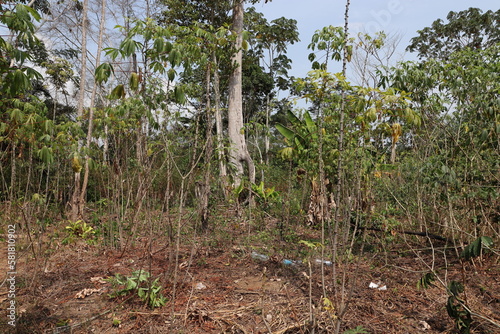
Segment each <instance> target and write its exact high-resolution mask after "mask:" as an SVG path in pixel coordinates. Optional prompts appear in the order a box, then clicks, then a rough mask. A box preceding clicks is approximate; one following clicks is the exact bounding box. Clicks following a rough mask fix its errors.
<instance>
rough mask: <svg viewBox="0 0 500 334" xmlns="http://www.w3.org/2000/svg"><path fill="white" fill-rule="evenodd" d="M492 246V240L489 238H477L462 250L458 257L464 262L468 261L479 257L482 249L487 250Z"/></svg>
mask: <svg viewBox="0 0 500 334" xmlns="http://www.w3.org/2000/svg"><path fill="white" fill-rule="evenodd" d="M492 245H493V240H492V239H491V238H490V237H484V236H483V237H479V238H477V239H476V240H474V241H473V242H472V243H471V244H470V245H468V246H467V247H465V248H464V250H463V251H462V253H461V254H460V257H462V258H464V259H465V260H470V259H472V258H474V257H478V256H481V255H482V254H483V250H484V248H486V249H488V248H490V247H491V246H492Z"/></svg>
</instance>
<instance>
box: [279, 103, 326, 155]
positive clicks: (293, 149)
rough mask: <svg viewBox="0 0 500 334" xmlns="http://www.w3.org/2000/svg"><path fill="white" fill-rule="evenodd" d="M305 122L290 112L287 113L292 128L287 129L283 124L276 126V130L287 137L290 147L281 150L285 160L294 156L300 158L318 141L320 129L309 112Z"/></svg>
mask: <svg viewBox="0 0 500 334" xmlns="http://www.w3.org/2000/svg"><path fill="white" fill-rule="evenodd" d="M303 118H304V119H303V120H301V119H300V118H299V117H297V116H296V115H295V114H294V113H293V112H291V111H290V110H288V111H287V119H288V120H289V121H290V123H291V125H292V126H291V127H286V126H284V125H283V124H276V129H277V130H278V131H279V132H280V133H281V134H282V135H283V136H284V137H285V141H286V142H287V144H288V147H286V148H284V149H283V150H281V156H282V158H284V159H288V160H289V159H291V158H292V157H293V156H298V155H300V154H301V153H303V152H304V151H305V150H307V149H309V148H311V147H312V146H314V144H315V143H316V142H317V140H318V130H317V129H318V128H317V125H316V123H315V122H314V121H313V120H312V118H311V115H310V114H309V112H307V111H306V112H305V113H304V115H303Z"/></svg>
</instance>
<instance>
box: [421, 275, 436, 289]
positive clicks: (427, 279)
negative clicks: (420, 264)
mask: <svg viewBox="0 0 500 334" xmlns="http://www.w3.org/2000/svg"><path fill="white" fill-rule="evenodd" d="M435 280H436V275H435V274H434V273H433V272H428V273H426V274H425V275H424V276H422V277H421V278H420V279H419V280H418V282H417V289H428V288H430V287H431V286H432V285H433V282H434V281H435Z"/></svg>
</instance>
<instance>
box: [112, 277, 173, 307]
mask: <svg viewBox="0 0 500 334" xmlns="http://www.w3.org/2000/svg"><path fill="white" fill-rule="evenodd" d="M150 277H151V275H150V274H149V272H147V271H144V270H136V271H134V272H133V273H132V275H131V276H129V277H127V276H124V275H121V274H116V275H115V277H111V278H109V279H107V281H108V282H111V284H112V285H113V286H114V288H115V290H116V291H114V292H113V293H112V294H110V297H111V298H115V297H119V296H126V295H129V294H131V293H133V292H134V291H135V292H136V293H137V296H138V297H139V298H140V299H141V300H142V301H143V302H145V303H146V304H147V305H148V306H149V307H151V308H153V309H154V308H157V307H162V306H164V305H165V304H166V302H167V299H166V298H165V297H164V296H163V295H162V294H161V290H162V289H163V287H162V286H161V285H160V284H159V278H156V279H155V280H153V281H151V280H150Z"/></svg>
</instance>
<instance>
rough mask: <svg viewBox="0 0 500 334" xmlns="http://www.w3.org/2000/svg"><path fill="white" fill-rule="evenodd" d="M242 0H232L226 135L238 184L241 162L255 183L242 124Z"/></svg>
mask: <svg viewBox="0 0 500 334" xmlns="http://www.w3.org/2000/svg"><path fill="white" fill-rule="evenodd" d="M243 13H244V4H243V0H234V4H233V25H232V30H233V32H234V33H235V34H236V42H235V44H234V47H235V54H234V55H233V57H232V64H233V66H234V70H233V72H232V73H231V75H230V77H229V93H228V136H229V140H230V141H231V143H230V145H231V146H230V152H229V160H230V162H231V164H232V165H233V166H234V168H235V173H234V179H233V183H234V185H235V186H238V185H239V184H240V183H241V181H242V178H243V175H244V167H243V163H244V162H246V164H247V166H248V177H249V180H250V182H252V183H255V165H254V163H253V160H252V158H251V157H250V154H249V152H248V148H247V145H246V140H245V132H244V124H243V97H242V59H243V52H242V45H243Z"/></svg>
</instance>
